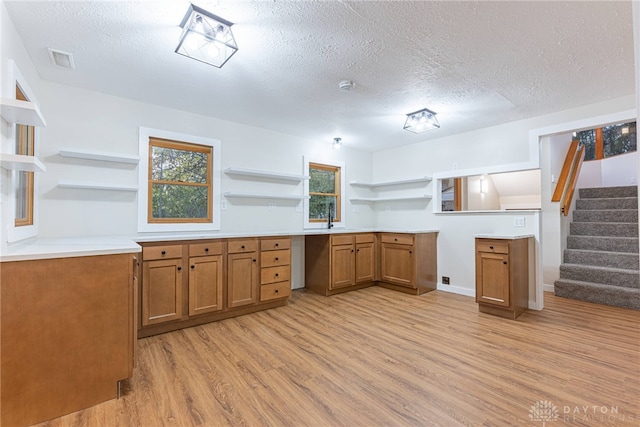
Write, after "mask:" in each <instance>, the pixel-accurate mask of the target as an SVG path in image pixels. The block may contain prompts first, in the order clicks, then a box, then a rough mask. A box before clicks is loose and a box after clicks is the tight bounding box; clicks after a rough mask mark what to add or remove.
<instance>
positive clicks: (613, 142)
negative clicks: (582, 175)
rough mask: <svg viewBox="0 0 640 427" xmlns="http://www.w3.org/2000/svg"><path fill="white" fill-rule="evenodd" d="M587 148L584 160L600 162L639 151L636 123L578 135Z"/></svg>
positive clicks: (607, 127) (612, 126) (621, 124)
mask: <svg viewBox="0 0 640 427" xmlns="http://www.w3.org/2000/svg"><path fill="white" fill-rule="evenodd" d="M576 138H577V139H578V140H579V141H580V145H583V146H584V147H585V156H584V160H600V159H604V158H607V157H612V156H617V155H619V154H625V153H631V152H634V151H636V150H637V134H636V122H629V123H619V124H615V125H610V126H604V127H601V128H597V129H589V130H584V131H581V132H577V133H576Z"/></svg>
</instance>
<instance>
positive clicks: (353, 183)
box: [349, 176, 431, 188]
mask: <svg viewBox="0 0 640 427" xmlns="http://www.w3.org/2000/svg"><path fill="white" fill-rule="evenodd" d="M430 181H431V177H428V176H423V177H420V178H411V179H399V180H395V181H385V182H374V183H366V182H358V181H351V182H350V183H349V185H351V186H352V187H366V188H376V187H387V186H389V185H402V184H416V183H420V182H425V183H426V182H430Z"/></svg>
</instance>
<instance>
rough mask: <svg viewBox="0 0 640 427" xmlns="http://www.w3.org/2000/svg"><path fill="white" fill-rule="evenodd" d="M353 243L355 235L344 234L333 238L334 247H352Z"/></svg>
mask: <svg viewBox="0 0 640 427" xmlns="http://www.w3.org/2000/svg"><path fill="white" fill-rule="evenodd" d="M352 243H353V234H342V235H335V234H334V235H333V236H331V244H332V245H350V244H352Z"/></svg>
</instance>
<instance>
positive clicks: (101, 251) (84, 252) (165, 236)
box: [0, 228, 438, 262]
mask: <svg viewBox="0 0 640 427" xmlns="http://www.w3.org/2000/svg"><path fill="white" fill-rule="evenodd" d="M374 232H376V233H380V232H388V233H436V232H438V230H394V229H384V230H380V229H353V228H351V229H349V228H333V229H331V230H329V229H308V230H301V231H253V232H236V233H203V232H193V233H139V234H137V235H134V236H116V237H104V236H95V237H65V238H51V239H30V240H26V241H24V242H19V243H15V244H12V245H10V246H9V248H8V249H7V250H6V251H4V252H3V253H1V254H0V262H10V261H27V260H34V259H51V258H71V257H80V256H96V255H113V254H122V253H137V252H140V251H141V247H140V245H139V244H138V242H140V243H150V242H164V241H176V240H198V239H230V238H238V237H270V236H272V237H278V236H306V235H317V234H341V233H374Z"/></svg>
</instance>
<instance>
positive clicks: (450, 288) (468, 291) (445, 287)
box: [438, 283, 476, 298]
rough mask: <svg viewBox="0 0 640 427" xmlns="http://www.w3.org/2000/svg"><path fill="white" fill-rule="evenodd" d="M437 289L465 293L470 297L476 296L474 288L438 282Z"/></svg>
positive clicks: (459, 293)
mask: <svg viewBox="0 0 640 427" xmlns="http://www.w3.org/2000/svg"><path fill="white" fill-rule="evenodd" d="M438 290H439V291H444V292H451V293H452V294H458V295H465V296H468V297H472V298H475V297H476V290H475V289H469V288H461V287H459V286H451V285H443V284H442V283H438Z"/></svg>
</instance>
